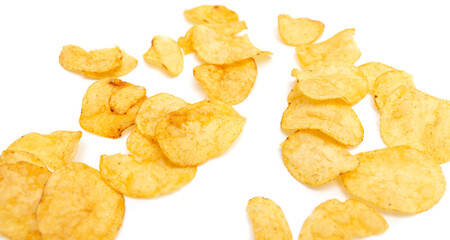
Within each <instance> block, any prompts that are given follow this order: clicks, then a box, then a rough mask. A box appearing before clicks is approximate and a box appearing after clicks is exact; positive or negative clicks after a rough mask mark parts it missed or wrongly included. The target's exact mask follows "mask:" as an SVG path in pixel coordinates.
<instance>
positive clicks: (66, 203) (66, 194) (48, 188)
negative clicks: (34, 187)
mask: <svg viewBox="0 0 450 240" xmlns="http://www.w3.org/2000/svg"><path fill="white" fill-rule="evenodd" d="M124 213H125V202H124V198H123V195H122V194H120V193H118V192H116V191H115V190H113V189H112V188H111V187H109V186H108V185H107V184H106V183H105V182H103V180H102V177H101V175H100V173H99V172H98V171H97V170H95V169H93V168H91V167H89V166H87V165H86V164H83V163H79V162H75V163H69V164H67V165H65V166H64V167H62V168H59V169H58V170H56V171H55V172H53V174H52V175H51V177H50V178H49V179H48V182H47V184H46V185H45V188H44V194H43V196H42V199H41V202H40V204H39V206H38V209H37V219H38V226H39V231H40V232H41V234H42V239H44V240H45V239H67V240H71V239H73V240H78V239H99V240H100V239H101V240H107V239H114V237H115V236H116V234H117V231H118V230H119V228H120V226H121V225H122V220H123V216H124Z"/></svg>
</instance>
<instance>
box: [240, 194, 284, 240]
mask: <svg viewBox="0 0 450 240" xmlns="http://www.w3.org/2000/svg"><path fill="white" fill-rule="evenodd" d="M247 213H248V216H249V218H250V220H251V221H252V225H253V233H254V239H255V240H272V239H277V240H292V234H291V229H290V228H289V224H288V222H287V221H286V218H285V216H284V213H283V210H281V208H280V207H279V206H278V205H277V204H276V203H275V202H274V201H272V200H270V199H268V198H263V197H254V198H252V199H250V200H249V201H248V205H247Z"/></svg>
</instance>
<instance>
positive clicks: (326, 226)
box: [298, 199, 389, 240]
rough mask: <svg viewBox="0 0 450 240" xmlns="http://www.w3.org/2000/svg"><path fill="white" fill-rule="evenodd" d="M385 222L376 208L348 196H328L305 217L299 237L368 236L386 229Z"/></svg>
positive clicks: (306, 239)
mask: <svg viewBox="0 0 450 240" xmlns="http://www.w3.org/2000/svg"><path fill="white" fill-rule="evenodd" d="M388 227H389V226H388V224H387V222H386V220H385V219H384V218H383V216H382V215H381V214H380V213H379V212H378V211H377V210H375V209H373V208H371V207H369V206H367V205H365V204H364V203H362V202H359V201H356V200H353V199H349V200H347V201H345V202H340V201H339V200H337V199H331V200H328V201H326V202H323V203H321V204H320V205H319V206H317V207H316V208H315V209H314V211H313V212H312V214H311V215H310V216H309V217H308V218H307V219H306V221H305V223H304V224H303V226H302V230H301V231H300V236H299V237H298V239H299V240H322V239H323V240H325V239H328V240H329V239H346V240H350V239H353V238H357V237H367V236H371V235H375V234H381V233H383V232H385V231H386V229H387V228H388Z"/></svg>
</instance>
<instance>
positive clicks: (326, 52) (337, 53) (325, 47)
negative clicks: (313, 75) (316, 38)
mask: <svg viewBox="0 0 450 240" xmlns="http://www.w3.org/2000/svg"><path fill="white" fill-rule="evenodd" d="M353 35H355V29H346V30H343V31H341V32H339V33H337V34H336V35H334V36H333V37H331V38H329V39H328V40H326V41H324V42H321V43H317V44H305V45H299V46H298V47H296V48H295V52H296V53H297V57H298V59H299V60H300V63H301V65H302V67H306V66H308V65H310V64H311V63H314V62H318V61H343V62H347V63H351V64H353V63H355V62H356V61H357V60H358V59H359V57H361V51H360V50H359V48H358V46H357V45H356V42H355V41H354V40H353Z"/></svg>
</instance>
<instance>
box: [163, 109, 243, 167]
mask: <svg viewBox="0 0 450 240" xmlns="http://www.w3.org/2000/svg"><path fill="white" fill-rule="evenodd" d="M244 125H245V118H244V117H242V116H241V115H239V113H237V112H236V111H235V110H234V109H233V108H232V107H231V106H229V105H227V104H224V103H222V102H218V101H208V100H204V101H201V102H198V103H195V104H192V105H189V106H186V107H184V108H181V109H178V110H176V111H173V112H170V113H168V114H166V115H165V116H164V117H163V118H161V120H159V121H158V124H157V126H156V140H157V141H158V143H159V146H160V147H161V149H162V151H163V152H164V154H165V155H166V156H167V158H168V159H169V160H170V161H171V162H172V163H173V164H175V165H177V166H183V167H185V166H197V165H200V164H202V163H205V162H206V161H208V160H209V159H211V158H214V157H217V156H218V155H220V154H221V153H222V152H224V151H225V150H227V149H228V148H229V147H230V145H231V144H232V143H233V142H234V140H236V138H237V137H238V136H239V134H240V133H241V131H242V128H243V127H244Z"/></svg>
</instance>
